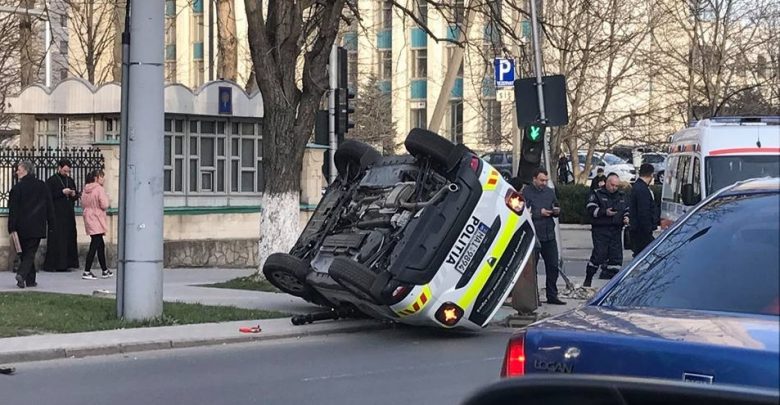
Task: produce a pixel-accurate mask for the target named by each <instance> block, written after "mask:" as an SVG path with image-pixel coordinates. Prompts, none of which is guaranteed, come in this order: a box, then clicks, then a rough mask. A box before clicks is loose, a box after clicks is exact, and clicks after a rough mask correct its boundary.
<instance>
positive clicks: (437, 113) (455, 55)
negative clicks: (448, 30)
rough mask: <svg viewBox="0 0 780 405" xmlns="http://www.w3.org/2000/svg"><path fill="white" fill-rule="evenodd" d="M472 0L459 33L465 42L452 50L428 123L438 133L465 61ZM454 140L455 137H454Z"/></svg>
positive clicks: (459, 39) (431, 129) (461, 40)
mask: <svg viewBox="0 0 780 405" xmlns="http://www.w3.org/2000/svg"><path fill="white" fill-rule="evenodd" d="M470 9H471V2H469V5H468V6H466V9H465V11H464V12H463V24H462V27H460V33H459V34H458V42H460V43H461V44H463V46H462V47H460V46H458V47H455V49H454V50H453V51H452V57H451V58H450V59H449V60H448V61H447V73H446V74H445V75H444V83H442V86H441V91H439V98H438V99H437V100H436V107H435V108H434V110H433V115H431V122H430V123H429V124H428V130H429V131H431V132H435V133H438V132H439V129H441V122H442V120H444V113H445V111H447V105H448V104H449V102H450V94H452V87H453V86H454V85H455V79H457V77H458V68H459V66H460V65H461V64H462V63H463V53H464V52H465V50H466V46H467V45H466V33H467V32H468V31H469V26H470V25H471V24H470V23H469V22H470V19H469V16H470V14H471V13H470ZM452 140H453V142H454V141H455V139H452Z"/></svg>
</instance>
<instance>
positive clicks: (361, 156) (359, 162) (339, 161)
mask: <svg viewBox="0 0 780 405" xmlns="http://www.w3.org/2000/svg"><path fill="white" fill-rule="evenodd" d="M381 159H382V155H380V154H379V152H377V151H376V150H375V149H374V148H372V147H371V146H369V145H367V144H365V143H363V142H358V141H353V140H351V139H348V140H346V141H344V142H342V143H341V145H339V148H338V150H336V153H334V154H333V161H334V163H335V164H336V170H338V172H339V174H341V175H344V174H347V171H348V170H349V172H350V173H349V176H348V177H352V176H354V175H355V174H357V173H360V172H362V171H364V170H366V169H367V168H368V167H369V166H371V165H372V164H374V163H376V162H378V161H379V160H381Z"/></svg>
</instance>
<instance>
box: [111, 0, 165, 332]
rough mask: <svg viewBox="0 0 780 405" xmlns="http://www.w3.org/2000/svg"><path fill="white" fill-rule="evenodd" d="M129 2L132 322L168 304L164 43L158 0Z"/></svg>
mask: <svg viewBox="0 0 780 405" xmlns="http://www.w3.org/2000/svg"><path fill="white" fill-rule="evenodd" d="M128 2H129V3H130V4H131V5H130V6H129V8H130V13H129V14H130V18H129V22H130V24H129V25H130V27H129V30H128V28H125V30H126V32H129V38H127V40H128V42H129V40H130V39H132V43H128V44H124V46H128V45H129V60H127V61H126V67H125V66H123V68H124V69H126V70H125V73H126V76H127V79H126V80H125V81H124V84H125V86H123V88H122V97H123V99H124V98H125V97H126V105H125V106H124V107H125V109H124V110H123V111H122V114H123V116H126V117H127V118H126V122H127V124H126V125H127V128H126V129H127V131H126V132H124V133H122V134H121V140H122V143H123V144H122V147H123V149H124V150H123V151H122V154H123V156H124V157H125V160H123V161H122V162H120V164H121V166H122V170H121V172H120V177H121V178H120V207H121V209H120V211H119V216H120V224H121V226H120V228H121V229H120V241H121V242H120V250H121V252H120V253H121V256H120V258H119V262H120V268H119V275H118V277H117V284H118V285H117V310H118V311H117V312H118V313H119V316H120V317H122V318H124V319H127V320H143V319H150V318H155V317H158V316H160V315H162V303H163V301H162V292H163V291H162V287H163V282H162V267H163V178H162V176H163V150H164V145H163V119H164V116H165V113H164V96H163V81H164V72H163V44H164V42H165V41H164V35H163V13H162V9H161V7H160V4H159V2H156V1H148V0H128ZM124 41H125V38H123V42H124ZM123 64H124V62H123ZM123 76H124V75H123ZM125 93H126V94H125ZM121 175H124V176H123V177H122V176H121ZM119 283H121V285H119Z"/></svg>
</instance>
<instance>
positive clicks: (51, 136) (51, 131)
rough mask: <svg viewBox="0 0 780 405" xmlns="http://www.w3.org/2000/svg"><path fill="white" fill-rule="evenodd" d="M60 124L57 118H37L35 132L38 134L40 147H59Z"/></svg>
mask: <svg viewBox="0 0 780 405" xmlns="http://www.w3.org/2000/svg"><path fill="white" fill-rule="evenodd" d="M59 125H60V122H59V119H57V118H48V119H39V120H36V130H35V133H36V135H37V136H38V147H41V148H58V147H59V146H60V139H59V130H60V128H59Z"/></svg>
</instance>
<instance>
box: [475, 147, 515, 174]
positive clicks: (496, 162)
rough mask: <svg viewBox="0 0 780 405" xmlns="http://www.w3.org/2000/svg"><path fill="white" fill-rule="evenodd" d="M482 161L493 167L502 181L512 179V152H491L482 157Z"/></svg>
mask: <svg viewBox="0 0 780 405" xmlns="http://www.w3.org/2000/svg"><path fill="white" fill-rule="evenodd" d="M482 160H485V161H487V162H488V163H489V164H490V165H491V166H493V167H494V168H495V169H496V170H498V172H499V173H501V177H503V178H504V180H509V179H511V178H512V152H491V153H486V154H484V155H482Z"/></svg>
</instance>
